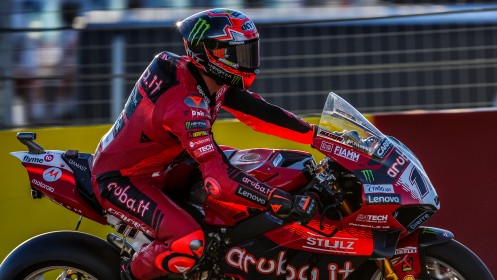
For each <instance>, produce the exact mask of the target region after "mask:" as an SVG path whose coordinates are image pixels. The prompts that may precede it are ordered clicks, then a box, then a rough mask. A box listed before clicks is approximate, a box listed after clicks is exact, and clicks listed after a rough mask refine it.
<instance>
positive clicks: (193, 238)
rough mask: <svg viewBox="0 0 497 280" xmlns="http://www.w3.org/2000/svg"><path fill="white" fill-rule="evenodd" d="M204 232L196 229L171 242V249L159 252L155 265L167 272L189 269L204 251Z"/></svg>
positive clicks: (179, 271)
mask: <svg viewBox="0 0 497 280" xmlns="http://www.w3.org/2000/svg"><path fill="white" fill-rule="evenodd" d="M204 243H205V240H204V233H203V232H202V230H198V231H196V232H193V233H191V234H189V235H186V236H184V237H182V238H180V239H178V240H176V241H174V242H173V243H172V244H171V251H168V252H165V253H163V254H160V255H159V256H158V257H157V259H156V260H155V261H156V262H155V264H156V267H158V268H159V269H162V270H164V271H167V272H173V273H183V272H186V271H188V270H190V269H191V268H192V267H193V266H194V265H195V263H196V262H197V260H198V259H199V258H200V257H201V256H202V254H203V253H204Z"/></svg>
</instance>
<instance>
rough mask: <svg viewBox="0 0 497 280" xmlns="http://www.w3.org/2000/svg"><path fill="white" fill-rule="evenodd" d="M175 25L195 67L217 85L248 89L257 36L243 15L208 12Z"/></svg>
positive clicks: (256, 63)
mask: <svg viewBox="0 0 497 280" xmlns="http://www.w3.org/2000/svg"><path fill="white" fill-rule="evenodd" d="M177 25H178V29H179V32H180V33H181V35H182V36H183V41H184V43H185V49H186V53H187V55H188V56H189V57H190V61H191V62H192V63H193V64H194V65H195V66H197V67H198V68H199V69H201V70H202V71H203V72H204V73H205V74H206V75H208V76H209V77H211V78H213V79H214V80H216V81H217V82H218V83H221V84H229V85H231V86H234V87H237V88H240V89H248V88H249V87H250V85H251V84H252V82H253V81H254V79H255V76H256V75H257V74H258V73H259V33H258V32H257V29H256V28H255V24H254V23H253V22H252V20H250V19H249V18H248V17H247V16H246V15H245V14H243V13H241V12H238V11H235V10H230V9H211V10H206V11H203V12H200V13H197V14H194V15H192V16H190V17H188V18H186V19H184V20H183V21H181V22H179V23H178V24H177Z"/></svg>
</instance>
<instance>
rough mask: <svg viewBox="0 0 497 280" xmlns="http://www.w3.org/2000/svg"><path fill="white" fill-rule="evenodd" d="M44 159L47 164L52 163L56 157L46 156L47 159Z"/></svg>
mask: <svg viewBox="0 0 497 280" xmlns="http://www.w3.org/2000/svg"><path fill="white" fill-rule="evenodd" d="M43 159H44V160H45V161H46V162H51V161H52V160H53V159H54V156H53V155H45V157H43Z"/></svg>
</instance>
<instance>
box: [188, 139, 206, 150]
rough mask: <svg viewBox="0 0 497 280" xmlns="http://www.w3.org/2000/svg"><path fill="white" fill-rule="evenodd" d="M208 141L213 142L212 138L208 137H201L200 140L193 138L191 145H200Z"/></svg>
mask: <svg viewBox="0 0 497 280" xmlns="http://www.w3.org/2000/svg"><path fill="white" fill-rule="evenodd" d="M207 142H211V138H210V137H208V138H204V139H200V140H196V141H195V140H193V141H190V143H189V145H190V147H191V148H193V147H195V146H198V145H201V144H205V143H207Z"/></svg>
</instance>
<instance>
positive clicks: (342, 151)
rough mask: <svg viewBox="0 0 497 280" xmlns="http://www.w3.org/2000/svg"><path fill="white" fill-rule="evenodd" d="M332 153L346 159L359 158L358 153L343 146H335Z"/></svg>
mask: <svg viewBox="0 0 497 280" xmlns="http://www.w3.org/2000/svg"><path fill="white" fill-rule="evenodd" d="M333 153H334V154H335V155H337V156H339V157H343V158H345V159H348V160H350V161H354V162H357V161H358V160H359V154H358V153H356V152H354V151H353V150H350V149H347V148H344V147H340V146H335V149H334V150H333Z"/></svg>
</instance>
